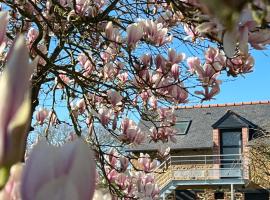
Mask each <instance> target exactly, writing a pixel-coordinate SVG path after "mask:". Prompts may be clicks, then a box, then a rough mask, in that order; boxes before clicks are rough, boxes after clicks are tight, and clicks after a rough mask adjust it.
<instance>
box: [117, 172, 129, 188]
mask: <svg viewBox="0 0 270 200" xmlns="http://www.w3.org/2000/svg"><path fill="white" fill-rule="evenodd" d="M116 184H117V185H118V186H119V187H120V189H121V190H125V189H126V188H127V186H128V177H127V176H126V175H125V174H123V173H120V174H119V175H118V176H117V179H116Z"/></svg>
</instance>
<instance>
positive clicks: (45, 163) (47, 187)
mask: <svg viewBox="0 0 270 200" xmlns="http://www.w3.org/2000/svg"><path fill="white" fill-rule="evenodd" d="M95 176H96V166H95V161H94V156H93V153H92V151H90V149H89V147H88V146H87V144H86V143H85V142H84V141H82V140H81V139H77V140H76V141H73V142H70V143H66V144H64V145H63V146H62V147H54V146H50V145H48V144H47V143H45V141H43V142H40V143H38V144H37V145H36V146H35V147H34V148H33V150H32V152H31V154H30V156H29V158H28V160H27V161H26V165H25V170H24V172H23V176H22V189H21V192H22V199H24V200H36V199H39V200H45V199H72V200H89V199H92V197H93V194H94V190H95Z"/></svg>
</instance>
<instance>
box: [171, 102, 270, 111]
mask: <svg viewBox="0 0 270 200" xmlns="http://www.w3.org/2000/svg"><path fill="white" fill-rule="evenodd" d="M258 104H270V100H268V101H249V102H238V103H222V104H207V105H203V104H198V105H193V106H176V107H175V109H192V108H213V107H227V106H242V105H258Z"/></svg>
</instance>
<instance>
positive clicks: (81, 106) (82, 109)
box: [76, 99, 86, 114]
mask: <svg viewBox="0 0 270 200" xmlns="http://www.w3.org/2000/svg"><path fill="white" fill-rule="evenodd" d="M76 107H77V108H78V110H79V112H80V113H81V114H82V113H84V112H85V109H86V104H85V101H84V99H80V100H79V101H77V103H76Z"/></svg>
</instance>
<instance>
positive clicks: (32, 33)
mask: <svg viewBox="0 0 270 200" xmlns="http://www.w3.org/2000/svg"><path fill="white" fill-rule="evenodd" d="M37 37H38V31H37V30H36V29H35V28H33V27H31V28H30V29H29V31H28V33H27V40H28V42H29V44H32V43H33V42H34V41H35V40H36V39H37Z"/></svg>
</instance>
